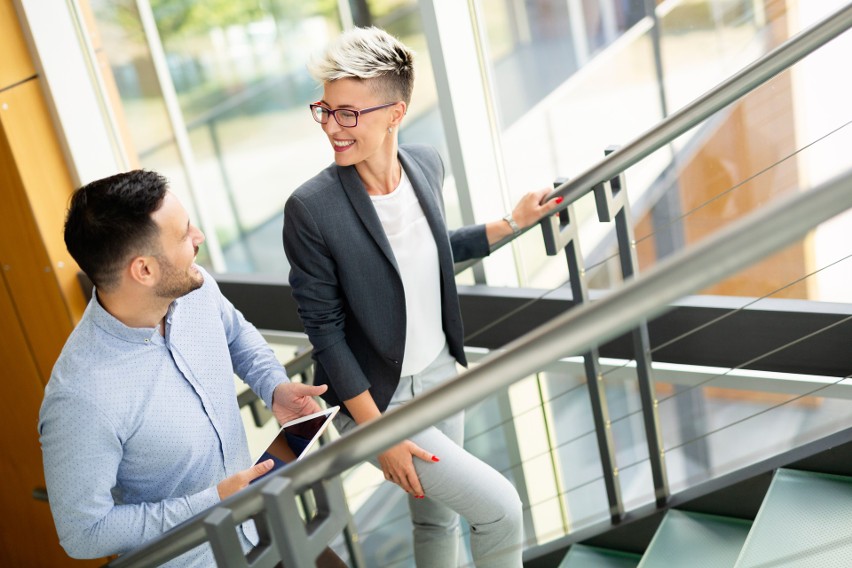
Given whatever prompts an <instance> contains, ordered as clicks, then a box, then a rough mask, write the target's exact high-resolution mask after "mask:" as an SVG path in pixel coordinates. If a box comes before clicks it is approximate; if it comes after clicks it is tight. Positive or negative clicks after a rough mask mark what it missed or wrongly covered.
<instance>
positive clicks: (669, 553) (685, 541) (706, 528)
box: [639, 509, 751, 568]
mask: <svg viewBox="0 0 852 568" xmlns="http://www.w3.org/2000/svg"><path fill="white" fill-rule="evenodd" d="M749 527H751V521H745V520H742V519H734V518H729V517H720V516H716V515H705V514H703V513H690V512H686V511H679V510H676V509H672V510H670V511H669V512H667V513H666V516H665V517H664V518H663V522H662V523H660V528H658V529H657V532H656V533H655V534H654V538H653V539H652V540H651V544H649V545H648V549H647V550H646V551H645V554H644V555H643V556H642V561H641V562H640V563H639V568H673V567H676V566H689V568H733V567H734V565H735V563H736V561H737V557H738V556H739V554H740V551H741V550H742V547H743V543H744V542H745V541H746V537H747V536H748V531H749Z"/></svg>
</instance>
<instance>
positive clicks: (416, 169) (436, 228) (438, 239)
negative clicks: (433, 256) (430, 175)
mask: <svg viewBox="0 0 852 568" xmlns="http://www.w3.org/2000/svg"><path fill="white" fill-rule="evenodd" d="M399 160H400V162H401V163H402V167H403V168H405V173H406V174H408V179H409V180H410V181H411V185H412V186H413V187H414V193H415V195H417V200H418V201H420V207H421V208H422V209H423V215H424V216H425V217H426V222H427V223H429V228H430V229H431V230H432V236H433V237H434V238H435V244H436V245H437V247H438V258H439V259H440V262H441V269H442V270H445V271H446V270H450V271H451V272H450V274H453V272H452V265H453V252H452V249H450V240H449V237H448V235H447V223H446V221H445V220H444V215H443V213H442V212H441V208H440V205H439V203H438V199H439V198H440V196H436V195H435V191H434V190H433V189H431V187H430V185H429V180H428V179H427V178H426V174H425V173H424V172H423V169H422V168H421V167H420V164H418V163H417V161H416V160H415V159H414V157H413V156H412V155H411V154H410V153H408V152H406V151H405V150H403V149H402V148H400V150H399ZM438 191H439V192H440V191H441V188H440V187H439V188H438Z"/></svg>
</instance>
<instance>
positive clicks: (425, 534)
mask: <svg viewBox="0 0 852 568" xmlns="http://www.w3.org/2000/svg"><path fill="white" fill-rule="evenodd" d="M455 375H456V361H455V359H454V358H453V357H452V355H450V354H449V351H448V350H447V348H446V347H444V350H443V351H442V352H441V353H440V355H438V357H437V358H436V359H435V360H434V361H433V362H432V363H431V364H430V365H429V366H428V367H427V368H426V369H424V370H423V371H422V372H420V373H418V374H416V375H410V376H406V377H402V378H401V379H400V381H399V387H398V388H397V390H396V392H395V393H394V396H393V398H392V399H391V403H390V406H389V407H388V409H391V408H396V407H398V406H401V405H403V404H405V403H407V402H409V401H410V400H411V399H412V398H414V397H415V396H417V395H419V394H421V393H422V392H424V391H426V390H429V389H431V388H433V387H436V386H438V385H440V384H441V383H443V382H445V381H446V380H448V379H450V378H452V377H454V376H455ZM335 426H336V427H337V429H338V431H339V432H340V433H341V434H343V433H344V432H346V431H348V430H350V429H352V428H354V427H355V426H356V425H355V422H354V421H352V419H350V418H349V417H348V416H346V415H344V414H342V413H341V414H338V415H337V417H336V418H335ZM409 439H410V440H411V441H412V442H414V443H415V444H417V445H418V446H420V447H421V448H423V449H424V450H426V451H427V452H431V453H432V454H434V455H436V456H438V458H439V459H440V460H441V461H440V462H437V463H435V462H425V461H423V460H421V459H419V458H414V469H415V470H416V471H417V475H418V477H419V478H420V484H421V485H422V486H423V492H424V494H425V495H426V498H425V499H415V498H414V497H411V496H409V497H408V507H409V509H410V510H411V519H412V522H413V524H414V560H415V562H416V564H417V567H418V568H451V567H454V566H458V552H459V551H458V543H459V515H461V516H463V517H464V518H465V520H467V522H468V524H469V525H470V548H471V551H472V554H473V560H474V563H475V564H476V566H478V567H485V566H487V567H488V568H521V566H522V561H521V552H522V541H523V514H522V511H521V501H520V499H519V497H518V492H517V491H516V490H515V488H514V486H512V484H511V483H509V481H508V480H507V479H506V478H505V477H503V476H502V475H501V474H500V473H499V472H497V471H496V470H494V469H493V468H492V467H491V466H490V465H488V464H486V463H484V462H482V461H480V460H479V459H478V458H476V457H474V456H473V455H471V454H469V453H468V452H466V451H465V450H464V448H463V447H462V445H463V442H464V413H459V414H455V415H453V416H450V417H449V418H447V419H445V420H442V421H440V422H438V423H437V424H435V425H434V426H432V427H430V428H428V429H427V430H424V431H423V432H420V433H418V434H416V435H414V436H412V437H411V438H409ZM370 462H371V463H372V464H373V465H375V466H376V467H379V463H378V460H377V459H376V458H373V459H371V460H370Z"/></svg>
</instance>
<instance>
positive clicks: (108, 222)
mask: <svg viewBox="0 0 852 568" xmlns="http://www.w3.org/2000/svg"><path fill="white" fill-rule="evenodd" d="M167 187H168V182H167V181H166V178H164V177H163V176H161V175H160V174H158V173H156V172H151V171H145V170H133V171H130V172H127V173H122V174H117V175H114V176H110V177H107V178H103V179H99V180H97V181H93V182H92V183H90V184H88V185H84V186H83V187H81V188H80V189H78V190H76V191H75V192H74V194H73V195H72V196H71V205H70V207H69V208H68V215H67V217H66V218H65V246H66V247H67V248H68V252H69V253H71V256H72V257H74V260H76V261H77V264H79V265H80V268H81V269H82V270H83V272H85V273H86V275H87V276H88V277H89V279H90V280H91V281H92V282H93V283H94V284H95V286H97V287H98V288H99V289H101V290H109V289H110V288H112V287H114V286H115V285H116V284H117V283H118V279H119V274H120V270H121V266H122V264H123V263H124V262H125V261H126V260H128V259H129V258H130V257H131V256H132V255H135V254H146V253H149V252H150V251H149V250H148V249H149V248H150V247H152V246H155V243H154V239H156V238H157V236H158V234H159V228H158V227H157V224H156V223H154V221H153V219H151V214H152V213H154V212H155V211H156V210H157V209H159V208H160V206H161V205H162V203H163V198H164V197H165V195H166V190H167Z"/></svg>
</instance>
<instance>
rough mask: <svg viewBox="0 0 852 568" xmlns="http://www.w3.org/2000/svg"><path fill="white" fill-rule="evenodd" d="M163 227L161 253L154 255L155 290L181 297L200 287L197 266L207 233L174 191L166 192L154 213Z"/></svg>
mask: <svg viewBox="0 0 852 568" xmlns="http://www.w3.org/2000/svg"><path fill="white" fill-rule="evenodd" d="M151 217H152V218H153V219H154V222H155V223H157V226H159V228H160V235H159V241H160V252H159V253H158V254H156V255H155V257H156V259H157V263H158V264H159V266H160V279H159V281H158V282H157V284H156V287H155V288H154V293H155V294H156V295H157V296H159V297H161V298H168V299H174V298H180V297H181V296H185V295H186V294H189V293H190V292H192V291H193V290H197V289H198V288H200V287H201V285H202V284H203V283H204V277H203V276H202V275H201V272H199V270H198V267H196V266H195V257H196V255H197V254H198V247H199V245H201V243H203V242H204V233H202V232H201V231H200V230H199V229H198V227H196V226H194V225H192V224H191V223H190V222H189V215H188V214H187V212H186V210H185V209H184V208H183V206H182V205H181V204H180V202H179V201H178V200H177V198H176V197H175V196H174V194H173V193H171V192H168V193H166V196H165V198H163V205H162V206H161V207H160V208H159V209H158V210H157V211H155V212H154V214H153V215H152V216H151Z"/></svg>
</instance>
